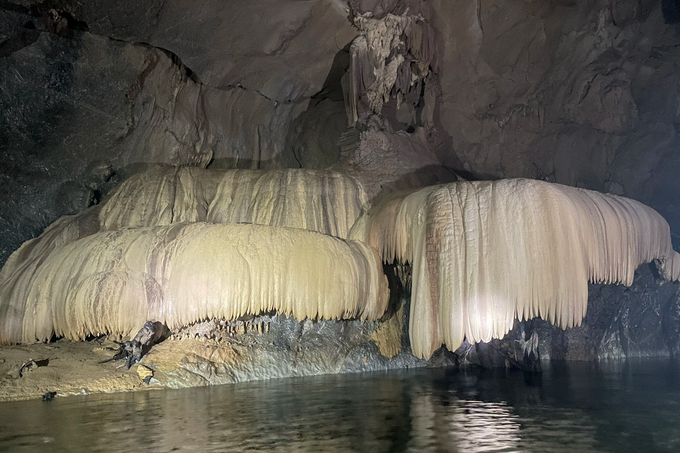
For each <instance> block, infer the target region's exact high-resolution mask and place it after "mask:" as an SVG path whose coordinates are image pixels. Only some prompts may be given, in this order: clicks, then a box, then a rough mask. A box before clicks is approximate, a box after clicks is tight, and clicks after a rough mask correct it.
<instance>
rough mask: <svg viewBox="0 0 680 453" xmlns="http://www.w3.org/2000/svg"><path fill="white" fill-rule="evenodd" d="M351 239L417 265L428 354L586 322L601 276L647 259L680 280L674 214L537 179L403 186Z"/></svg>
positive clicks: (617, 278) (414, 297)
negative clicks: (521, 322) (532, 324)
mask: <svg viewBox="0 0 680 453" xmlns="http://www.w3.org/2000/svg"><path fill="white" fill-rule="evenodd" d="M350 237H352V238H353V239H359V240H362V241H364V242H366V243H368V244H369V245H371V246H372V247H374V248H375V249H376V250H378V251H379V253H380V254H381V256H382V258H383V260H384V261H385V262H392V261H395V260H396V261H399V262H402V263H405V262H409V263H411V264H412V266H413V270H412V275H413V277H412V279H413V280H412V294H411V304H412V306H411V318H410V329H409V333H410V337H411V347H412V349H413V352H414V354H415V355H416V356H418V357H423V358H427V357H429V356H430V355H431V354H432V353H433V352H434V350H436V349H437V348H439V347H440V346H441V345H442V344H446V345H447V347H448V348H449V349H451V350H454V349H456V348H457V347H458V346H459V345H460V344H461V342H462V341H463V339H467V340H468V341H470V342H473V343H474V342H478V341H489V340H490V339H491V338H502V337H503V336H504V335H505V334H506V333H507V332H508V331H510V329H512V326H513V323H514V320H515V319H516V318H520V319H522V318H524V319H531V318H534V317H536V316H540V317H541V318H543V319H547V320H549V321H550V322H552V323H553V324H556V325H558V326H560V327H562V328H569V327H572V326H576V325H580V323H581V321H582V319H583V317H584V316H585V313H586V307H587V302H588V282H589V281H590V282H597V283H623V284H625V285H631V284H632V282H633V275H634V272H635V269H636V268H637V267H638V266H639V265H641V264H643V263H648V262H651V261H653V260H657V262H658V264H659V269H660V271H661V273H662V274H663V276H664V277H666V278H667V279H671V280H678V279H679V278H680V255H678V253H676V252H675V251H673V249H672V245H671V239H670V230H669V227H668V223H667V222H666V221H665V220H664V219H663V217H661V216H660V215H659V214H658V213H657V212H656V211H654V210H653V209H651V208H649V207H647V206H645V205H643V204H641V203H639V202H636V201H634V200H630V199H627V198H623V197H618V196H614V195H607V194H601V193H598V192H594V191H589V190H583V189H577V188H573V187H568V186H562V185H559V184H550V183H546V182H542V181H535V180H528V179H511V180H500V181H493V182H488V181H480V182H458V183H452V184H447V185H441V186H435V187H427V188H425V189H421V190H417V191H412V192H410V193H399V194H394V195H393V196H392V197H391V198H388V199H386V200H385V201H383V202H382V203H381V204H380V205H378V206H376V207H374V208H373V209H372V210H371V211H369V213H368V214H367V215H365V216H364V217H362V218H360V219H359V220H358V221H357V223H356V224H355V226H354V228H353V229H352V232H351V233H350Z"/></svg>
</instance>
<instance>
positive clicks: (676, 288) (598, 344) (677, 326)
mask: <svg viewBox="0 0 680 453" xmlns="http://www.w3.org/2000/svg"><path fill="white" fill-rule="evenodd" d="M588 293H589V297H588V313H587V314H586V317H585V318H584V320H583V323H582V325H581V326H579V327H574V328H572V329H568V330H566V331H565V330H562V329H560V328H558V327H554V326H552V325H551V324H550V323H549V322H547V321H543V320H540V319H534V320H532V321H531V326H530V328H531V330H532V331H535V332H536V333H537V334H538V348H539V352H540V356H541V359H542V360H573V361H596V360H602V359H626V358H640V357H668V356H674V357H678V354H679V353H680V285H679V284H678V283H670V282H667V281H664V280H662V279H660V278H659V277H658V275H656V269H655V268H654V266H653V265H648V266H642V267H640V268H639V269H638V271H637V272H636V273H635V281H634V282H633V285H632V286H630V287H625V286H622V285H590V287H589V289H588ZM526 324H527V323H526V322H521V323H520V322H518V323H517V326H516V328H515V329H514V330H513V331H511V332H510V333H508V335H507V336H506V337H505V338H503V339H501V340H493V341H491V342H490V343H488V344H477V345H469V344H466V345H464V346H463V347H461V348H460V349H459V350H458V351H456V354H457V355H458V356H459V360H460V362H461V363H473V364H477V365H482V366H487V367H498V366H506V362H505V359H509V361H510V362H517V363H521V362H522V343H523V341H522V340H523V337H522V333H523V332H524V331H525V330H526V328H527V326H526ZM524 339H525V340H526V339H528V338H526V337H524Z"/></svg>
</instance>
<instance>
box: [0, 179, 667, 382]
mask: <svg viewBox="0 0 680 453" xmlns="http://www.w3.org/2000/svg"><path fill="white" fill-rule="evenodd" d="M362 213H364V214H363V215H362ZM85 225H86V226H87V227H82V226H85ZM336 235H342V236H346V238H345V239H343V238H341V237H338V236H336ZM383 261H384V262H385V264H396V265H397V266H400V267H401V268H402V272H401V275H402V277H405V278H404V280H405V282H404V283H405V284H406V285H408V286H410V287H411V303H410V316H409V321H408V335H409V338H410V342H409V346H407V347H406V348H404V353H405V355H404V356H402V357H398V358H396V359H393V360H390V359H392V358H393V357H394V356H395V355H398V354H399V352H400V351H402V341H403V340H402V331H403V330H404V328H403V327H401V326H405V324H406V323H404V322H403V320H402V319H401V318H403V317H404V313H403V310H401V309H400V307H401V306H400V305H399V304H398V305H397V306H393V307H392V310H393V312H392V313H389V314H388V313H387V312H388V309H389V308H390V306H389V303H388V302H389V296H390V294H389V287H388V283H387V278H386V276H385V274H384V273H383V268H382V262H383ZM652 261H656V262H657V264H658V269H659V272H660V273H661V275H662V276H663V277H664V278H666V279H668V280H678V279H679V278H680V254H678V253H677V252H675V251H674V250H673V249H672V247H671V242H670V232H669V227H668V224H667V223H666V221H665V220H664V219H663V218H662V217H661V216H660V215H659V214H657V213H656V212H655V211H654V210H652V209H650V208H648V207H646V206H644V205H642V204H641V203H638V202H635V201H633V200H629V199H625V198H622V197H617V196H614V195H606V194H599V193H596V192H592V191H586V190H583V189H576V188H571V187H566V186H560V185H554V184H550V183H546V182H542V181H535V180H522V179H518V180H500V181H496V182H457V183H450V184H443V185H438V186H430V187H426V188H424V189H417V190H413V191H410V193H409V192H406V193H405V192H403V191H402V192H396V193H393V194H392V195H390V196H388V197H387V198H386V199H385V200H383V202H382V203H378V204H377V205H376V206H374V207H373V208H371V209H369V206H368V204H367V203H366V195H365V191H364V190H363V187H362V186H361V184H360V183H359V182H358V181H357V180H355V179H354V178H351V177H349V176H346V175H342V174H340V173H336V172H329V171H319V170H268V171H253V170H228V171H213V170H200V169H195V168H193V169H192V168H172V167H170V168H168V167H160V168H156V169H153V170H151V171H149V172H148V173H143V174H140V175H138V176H136V177H134V178H131V179H129V180H128V181H126V182H125V183H123V184H122V185H121V186H120V187H118V188H117V189H116V190H114V192H113V193H112V194H111V195H110V196H109V197H108V198H107V200H106V201H105V202H104V203H102V204H101V205H98V206H96V207H93V208H90V209H89V210H87V211H85V212H83V213H81V214H79V215H77V216H74V217H71V218H64V219H61V220H59V221H57V222H56V223H55V224H54V225H52V226H51V227H50V228H48V229H47V231H46V232H45V233H44V234H43V235H41V236H40V237H38V238H36V239H33V240H32V241H28V242H27V243H26V244H24V245H23V246H22V247H21V248H20V249H19V250H17V251H16V252H15V253H14V254H13V255H12V256H11V257H10V259H9V260H8V262H7V264H6V265H5V267H4V268H3V270H2V271H1V272H0V282H1V283H2V286H1V287H2V290H1V291H0V318H1V320H2V323H1V324H0V341H1V342H3V343H14V342H27V343H30V342H33V341H36V340H38V341H47V340H50V339H52V338H53V337H55V336H56V337H66V338H69V339H71V340H83V339H87V338H91V337H99V336H101V335H111V336H114V337H116V338H131V337H132V336H135V334H136V336H135V339H134V340H132V342H131V343H130V345H131V346H130V347H131V351H130V352H128V354H127V355H126V358H127V364H128V367H129V366H130V365H131V364H133V363H135V362H136V361H138V360H139V359H141V358H142V354H143V349H144V348H146V349H149V348H150V347H151V346H152V340H151V339H152V338H153V342H155V341H158V340H160V339H161V336H162V335H161V334H159V333H158V331H154V329H158V328H160V327H161V326H163V327H167V328H169V330H170V332H174V333H175V335H179V337H177V336H176V337H175V338H180V339H179V340H178V341H179V342H180V343H182V341H183V340H182V339H181V338H182V337H183V336H184V335H185V334H186V335H188V336H189V337H190V339H191V337H192V336H193V335H192V330H191V327H190V326H192V325H200V324H201V323H203V322H205V321H207V322H210V323H213V326H214V327H213V328H210V327H208V328H207V330H206V327H205V326H203V327H202V328H201V327H199V328H198V330H196V331H195V335H196V336H199V337H207V338H209V339H210V340H212V344H213V345H212V346H206V347H205V348H208V349H210V348H213V349H214V351H213V352H212V353H210V354H208V356H205V355H200V354H199V355H196V353H195V352H194V353H193V354H194V355H193V357H194V359H195V360H197V361H198V362H197V363H196V364H195V366H196V367H198V368H196V369H194V372H193V373H194V374H198V375H200V374H201V373H200V372H199V371H197V370H199V369H201V365H200V363H203V362H204V361H207V362H208V363H213V365H208V364H207V363H206V366H208V368H209V369H210V370H211V371H210V373H209V374H210V376H212V374H215V376H229V378H224V377H223V378H218V377H215V376H212V377H210V378H205V377H204V378H203V379H204V381H205V382H207V383H218V382H233V381H235V380H239V379H243V378H244V376H250V377H251V378H252V377H256V376H258V377H267V376H269V377H272V376H281V375H286V372H285V371H282V368H281V366H283V367H284V369H287V370H288V372H291V368H290V367H289V366H288V365H285V364H289V363H290V360H289V359H288V358H287V356H288V353H287V352H286V351H289V350H290V346H287V347H285V348H282V347H281V346H280V345H279V346H275V347H274V348H272V347H270V346H264V347H262V342H263V341H264V342H265V345H266V344H267V343H266V342H267V341H268V340H269V339H270V338H272V336H274V338H277V339H278V340H277V341H276V342H275V343H279V344H280V341H281V340H280V338H278V337H276V336H275V334H276V335H279V336H280V335H281V333H282V332H286V331H290V328H291V326H292V324H290V321H284V319H288V320H290V319H291V318H294V319H295V320H296V322H303V323H302V324H301V325H302V326H303V331H304V330H307V328H306V327H305V326H307V325H308V324H306V323H309V322H312V326H314V323H315V322H320V324H318V325H316V326H314V327H312V330H316V331H317V335H319V339H318V340H317V341H318V343H316V345H314V343H313V342H312V344H311V345H310V344H306V345H305V344H304V343H305V342H304V341H303V342H302V345H304V346H301V347H305V348H306V349H308V350H309V351H310V352H308V353H307V354H306V356H304V357H306V359H305V358H303V357H298V354H296V359H295V362H296V363H298V366H296V367H295V368H294V369H295V370H296V371H295V372H296V373H298V372H299V373H303V374H304V373H307V372H309V373H312V372H328V371H332V370H336V371H337V370H351V369H371V368H372V367H374V366H376V365H375V362H376V359H375V353H374V354H372V355H370V356H371V357H372V363H371V364H369V363H368V357H369V355H365V361H364V364H363V366H359V367H358V368H357V367H353V368H352V367H350V368H347V367H346V366H345V365H344V363H345V362H346V361H347V360H350V357H351V356H352V354H354V353H355V349H356V348H362V347H365V346H364V345H366V344H367V343H369V342H370V341H373V342H375V343H374V344H375V345H376V346H377V349H378V351H379V352H380V356H382V357H384V359H381V360H378V362H377V363H379V364H380V365H379V366H380V367H387V366H397V365H402V366H403V365H407V364H411V365H416V364H422V363H423V362H419V361H417V360H416V359H415V358H414V357H413V356H411V358H410V359H409V358H408V356H409V354H408V352H409V351H412V352H413V355H415V357H417V358H420V359H430V358H431V357H432V356H433V354H434V353H435V351H436V350H437V349H439V348H440V347H441V346H442V344H444V345H445V346H446V347H447V348H448V349H449V350H455V349H457V348H458V347H459V346H460V345H461V343H463V342H464V341H467V342H468V343H473V344H474V343H478V342H488V341H490V340H492V339H493V338H502V337H504V336H505V334H506V333H508V332H509V331H510V330H511V329H512V328H513V325H514V323H515V322H516V320H517V319H519V320H530V319H533V318H535V317H541V318H543V319H546V320H548V321H550V322H551V323H553V324H555V325H557V326H559V327H561V328H569V327H573V326H576V325H579V324H580V323H581V320H582V319H583V317H584V316H585V312H586V307H587V300H588V287H587V283H588V281H591V282H596V283H605V284H606V283H615V282H621V283H623V284H626V285H630V284H631V283H632V279H633V273H634V271H635V269H636V268H637V267H638V266H639V265H640V264H643V263H648V262H652ZM404 267H410V269H411V270H410V272H406V271H404V269H403V268H404ZM409 274H410V275H412V276H413V279H412V281H411V279H410V278H409V277H408V275H409ZM392 289H393V290H396V288H395V287H394V285H393V288H392ZM394 311H396V314H395V313H394ZM269 314H271V315H273V316H274V317H273V318H269V319H266V320H263V318H261V317H262V316H263V315H265V316H266V315H269ZM390 315H391V316H390ZM281 316H283V318H281ZM390 318H396V319H397V326H391V325H390V322H392V323H394V321H393V320H390ZM345 319H348V320H352V321H351V323H349V324H343V321H342V320H345ZM379 320H383V321H384V322H386V324H385V325H384V326H383V325H381V324H365V323H363V322H362V321H372V322H375V321H379ZM330 321H332V323H330ZM238 322H241V324H240V325H239V324H236V326H237V329H236V333H237V334H240V335H237V336H236V338H235V339H236V341H238V342H243V341H244V339H245V338H247V337H245V336H244V335H246V334H248V333H249V329H248V328H247V326H249V325H250V326H257V327H256V328H255V329H250V332H252V331H253V330H256V332H257V333H258V334H259V335H260V336H262V337H261V338H256V339H252V340H250V342H249V345H248V346H246V347H245V348H241V350H242V351H243V350H245V351H248V352H247V353H246V354H245V355H246V356H249V355H250V354H253V355H254V356H255V357H257V356H258V355H259V354H261V353H263V352H267V353H268V354H270V355H269V357H268V358H267V359H265V360H263V361H255V362H253V361H252V359H249V358H243V357H242V353H241V354H236V356H234V354H235V353H234V345H233V344H228V345H227V346H221V345H219V343H220V340H225V339H227V340H230V339H232V338H233V337H234V336H233V334H234V330H233V329H231V327H233V324H232V323H238ZM244 322H245V323H244ZM263 324H264V325H265V326H264V327H263ZM272 324H273V325H274V326H277V328H275V329H274V330H272V329H271V327H270V325H272ZM279 326H280V327H279ZM285 326H288V327H285ZM343 326H346V327H343ZM225 327H226V333H227V335H228V337H225V336H224V334H225V332H224V330H225V329H224V328H225ZM140 329H141V330H140ZM324 329H327V331H326V333H325V334H324V335H321V331H322V330H324ZM346 329H349V330H346ZM137 331H139V333H137ZM147 331H148V332H147ZM352 331H354V333H352V334H350V333H349V332H352ZM329 337H330V338H329ZM328 340H330V341H329V342H328V343H326V341H328ZM527 340H528V339H527ZM307 341H310V340H309V339H308V340H307ZM532 341H535V340H532ZM335 342H339V343H340V344H343V345H345V346H343V347H338V348H337V349H338V351H344V353H340V355H339V356H338V354H331V355H325V354H321V353H319V351H326V348H327V347H328V345H329V344H333V343H335ZM216 343H217V344H216ZM229 343H231V342H229ZM168 344H171V343H168ZM347 344H352V345H353V346H352V347H351V348H349V349H348V348H347ZM536 346H537V345H533V346H531V347H530V348H529V354H531V353H533V352H534V351H535V349H536ZM185 347H186V343H184V346H177V347H174V346H170V347H169V348H170V349H165V354H166V355H165V356H163V355H161V356H156V357H157V358H156V360H158V362H156V364H155V369H157V370H159V371H160V370H164V371H163V373H164V374H163V376H165V379H168V381H166V382H165V384H166V385H169V382H170V381H171V380H172V382H175V381H174V380H173V379H178V377H177V375H176V373H174V372H173V366H174V367H180V363H182V364H183V365H181V367H184V366H185V365H186V362H187V360H190V359H188V358H187V357H188V356H186V355H183V354H181V353H180V352H179V351H182V350H183V348H185ZM166 348H168V346H166ZM205 348H204V349H205ZM190 349H194V348H190ZM161 350H163V349H162V348H161ZM373 350H374V351H375V346H374V349H373ZM524 352H525V353H526V348H525V351H524ZM175 353H179V354H180V356H181V358H179V359H172V357H173V354H175ZM186 353H188V352H186ZM167 354H170V356H168V355H167ZM190 355H191V354H190ZM282 355H283V357H282ZM213 356H215V357H217V358H216V359H215V360H217V362H218V363H219V365H215V362H214V360H213ZM163 357H164V359H163ZM201 357H202V358H201ZM310 357H313V360H311V361H310ZM121 358H122V356H121ZM153 360H154V359H153V356H150V357H149V359H148V360H147V361H146V362H145V365H144V366H145V367H147V365H149V366H150V365H151V364H152V363H154V362H153ZM163 360H175V362H174V365H173V366H168V364H167V363H165V364H164V362H163ZM243 367H245V368H243ZM151 369H153V368H151ZM192 369H193V368H192ZM237 370H241V371H239V372H237ZM180 374H181V373H180ZM148 376H150V375H148ZM148 376H145V378H147V377H148ZM172 376H174V377H172ZM156 379H157V380H158V377H157V378H156ZM187 379H188V378H187ZM230 380H231V381H230ZM149 382H150V381H149ZM159 382H160V381H159ZM190 382H191V383H196V381H195V380H191V379H188V380H186V382H185V383H187V384H188V383H190ZM174 385H176V384H174Z"/></svg>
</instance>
